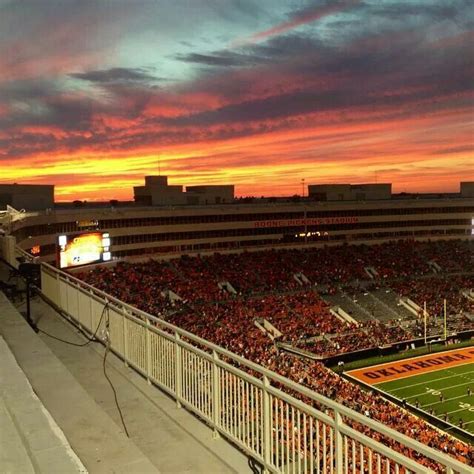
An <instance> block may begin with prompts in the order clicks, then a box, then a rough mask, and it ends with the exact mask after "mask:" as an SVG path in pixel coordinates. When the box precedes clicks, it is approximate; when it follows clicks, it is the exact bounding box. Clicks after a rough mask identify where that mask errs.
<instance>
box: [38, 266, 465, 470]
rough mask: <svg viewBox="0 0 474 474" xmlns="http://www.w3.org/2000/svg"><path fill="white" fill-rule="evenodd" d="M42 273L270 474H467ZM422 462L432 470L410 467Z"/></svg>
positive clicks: (92, 323)
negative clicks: (399, 447)
mask: <svg viewBox="0 0 474 474" xmlns="http://www.w3.org/2000/svg"><path fill="white" fill-rule="evenodd" d="M41 269H42V270H41V282H42V292H43V294H44V295H45V296H46V297H47V298H48V299H50V300H51V301H53V302H54V303H55V304H56V305H57V306H58V307H60V308H61V309H62V310H63V311H64V313H65V314H66V315H67V316H68V317H69V318H72V319H73V320H74V321H75V323H76V324H78V325H80V326H81V327H82V328H83V329H85V330H87V331H88V332H89V333H93V332H94V331H96V329H97V327H98V326H100V327H99V330H98V332H97V333H98V334H101V330H102V329H103V328H105V324H106V322H105V319H107V320H108V323H109V334H110V339H109V341H110V348H111V350H113V351H114V352H115V353H116V354H117V355H118V356H119V357H120V358H122V359H123V360H124V361H125V363H126V364H127V365H130V366H131V367H133V368H134V369H135V370H136V371H138V372H139V373H140V374H142V375H143V376H144V377H146V378H147V380H148V381H149V382H150V383H153V384H155V385H156V386H158V387H159V388H161V389H162V390H163V391H165V392H167V393H168V394H170V395H171V396H172V397H173V398H175V399H176V402H177V403H178V405H180V406H184V407H186V408H187V409H189V410H190V411H191V412H193V413H195V414H196V415H197V416H198V417H199V418H201V419H202V420H204V421H205V422H206V423H207V424H208V425H210V426H211V427H212V428H213V430H214V433H215V434H216V435H218V434H219V433H220V434H221V435H222V436H224V437H226V438H227V439H229V440H230V441H232V442H233V443H234V444H235V445H237V446H238V447H240V448H241V449H242V450H243V451H244V452H245V453H247V454H248V455H249V456H251V457H253V458H254V459H256V460H257V461H258V462H260V463H261V464H262V465H263V466H264V469H265V471H267V472H282V473H298V474H300V473H318V474H319V473H349V472H352V473H356V472H364V473H365V472H367V473H372V472H374V473H382V472H383V473H411V472H413V473H415V472H416V473H426V472H433V470H434V471H438V472H446V473H449V474H452V473H460V474H467V473H472V469H471V468H470V467H468V466H466V465H465V464H462V463H460V462H458V461H456V460H455V459H453V458H451V457H449V456H447V455H445V454H443V453H442V452H440V451H437V450H434V449H432V448H429V447H427V446H425V445H423V444H421V443H419V442H417V441H415V440H413V439H411V438H408V437H407V436H405V435H403V434H401V433H399V432H397V431H395V430H393V429H391V428H389V427H387V426H385V425H383V424H381V423H379V422H376V421H374V420H371V419H370V418H367V417H365V416H364V415H362V414H359V413H357V412H355V411H353V410H351V409H349V408H347V407H345V406H343V405H341V404H339V403H337V402H335V401H333V400H330V399H328V398H326V397H324V396H322V395H319V394H317V393H316V392H314V391H312V390H309V389H308V388H306V387H303V386H301V385H299V384H297V383H295V382H292V381H291V380H289V379H287V378H285V377H283V376H281V375H279V374H277V373H275V372H272V371H270V370H267V369H265V368H264V367H261V366H259V365H258V364H255V363H253V362H251V361H248V360H246V359H244V358H242V357H240V356H238V355H236V354H233V353H231V352H229V351H227V350H225V349H223V348H221V347H219V346H217V345H215V344H212V343H210V342H208V341H205V340H203V339H201V338H199V337H197V336H195V335H193V334H191V333H189V332H187V331H184V330H182V329H180V328H178V327H176V326H173V325H172V324H169V323H167V322H165V321H163V320H160V319H158V318H156V317H154V316H151V315H149V314H147V313H145V312H143V311H140V310H138V309H136V308H134V307H132V306H130V305H128V304H126V303H124V302H122V301H120V300H118V299H116V298H114V297H112V296H110V295H108V294H106V293H104V292H102V291H100V290H97V289H96V288H94V287H92V286H90V285H88V284H87V283H85V282H83V281H81V280H78V279H76V278H74V277H73V276H71V275H69V274H67V273H64V272H62V271H60V270H58V269H56V268H54V267H52V266H50V265H48V264H42V266H41ZM105 308H106V310H105ZM104 311H106V313H107V318H102V321H101V316H102V315H103V314H104ZM302 400H305V401H306V403H305V402H303V401H302ZM310 404H311V405H312V406H311V405H310ZM315 407H317V408H315ZM375 438H377V439H379V440H380V441H376V440H375ZM391 445H392V446H393V445H398V446H401V447H402V449H401V451H404V452H407V451H409V452H410V453H412V457H411V458H409V457H406V456H404V455H403V454H400V452H398V451H395V450H394V449H392V448H391V447H388V446H391ZM421 457H423V458H425V459H429V460H431V462H432V466H431V467H432V469H429V468H427V467H424V466H422V465H421V464H419V463H418V462H416V461H415V460H414V459H415V458H418V459H419V458H421Z"/></svg>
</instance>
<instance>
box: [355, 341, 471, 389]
mask: <svg viewBox="0 0 474 474" xmlns="http://www.w3.org/2000/svg"><path fill="white" fill-rule="evenodd" d="M473 362H474V347H465V348H462V349H454V350H451V351H446V352H439V353H435V354H426V355H423V356H418V357H412V358H410V359H403V360H399V361H394V362H388V363H385V364H379V365H374V366H370V367H365V368H364V369H356V370H350V371H348V372H346V375H348V376H350V377H352V378H354V379H357V380H360V381H361V382H364V383H366V384H368V385H377V384H379V383H384V382H389V381H390V380H395V379H401V378H405V377H411V376H412V375H419V374H424V373H427V372H434V371H436V370H441V369H446V368H448V367H455V366H458V365H463V364H470V363H473Z"/></svg>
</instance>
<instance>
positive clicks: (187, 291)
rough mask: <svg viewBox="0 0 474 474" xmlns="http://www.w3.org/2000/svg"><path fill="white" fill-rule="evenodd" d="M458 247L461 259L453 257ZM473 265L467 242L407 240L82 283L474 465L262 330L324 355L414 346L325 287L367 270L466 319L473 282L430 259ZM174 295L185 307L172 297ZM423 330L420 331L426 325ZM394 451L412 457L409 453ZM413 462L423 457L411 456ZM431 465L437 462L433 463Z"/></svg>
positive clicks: (144, 266) (155, 269)
mask: <svg viewBox="0 0 474 474" xmlns="http://www.w3.org/2000/svg"><path fill="white" fill-rule="evenodd" d="M450 248H452V249H453V258H450V257H449V256H448V255H447V254H448V253H449V250H450ZM439 254H441V255H439ZM436 256H437V258H436ZM468 257H469V259H470V257H471V254H469V255H467V254H466V249H465V246H464V244H462V243H457V242H449V243H446V244H443V245H436V246H435V247H433V248H432V247H431V246H430V244H428V243H425V244H415V243H414V242H410V243H404V242H402V243H396V244H394V245H393V248H392V249H390V247H389V246H388V245H386V244H384V245H380V246H376V247H368V246H358V247H349V246H342V247H338V248H328V249H317V250H310V251H302V250H293V251H289V250H284V251H267V252H257V253H242V254H234V255H219V254H216V255H212V256H209V257H189V256H186V257H181V258H180V259H178V260H175V261H157V260H150V261H149V262H145V263H126V262H121V263H118V264H116V265H115V266H113V267H97V268H95V269H94V270H93V271H91V272H88V273H82V274H81V275H79V276H80V277H81V278H83V279H84V280H86V281H87V282H88V283H90V284H92V285H94V286H96V287H98V288H99V289H102V290H104V291H106V292H107V293H109V294H112V295H113V296H115V297H117V298H119V299H121V300H123V301H126V302H128V303H130V304H132V305H135V306H137V307H138V308H140V309H143V310H145V311H147V312H149V313H150V314H154V315H157V316H159V317H161V318H162V319H165V320H167V321H168V322H171V323H173V324H175V325H177V326H179V327H181V328H183V329H185V330H187V331H189V332H192V333H194V334H196V335H198V336H200V337H202V338H204V339H206V340H209V341H211V342H213V343H215V344H218V345H219V346H221V347H224V348H226V349H228V350H230V351H232V352H234V353H236V354H239V355H241V356H243V357H245V358H247V359H249V360H251V361H253V362H255V363H258V364H260V365H262V366H264V367H266V368H268V369H270V370H273V371H275V372H278V373H280V374H281V375H284V376H286V377H288V378H289V379H291V380H293V381H296V382H298V383H300V384H303V385H305V386H307V387H309V388H311V389H312V390H314V391H316V392H318V393H321V394H323V395H325V396H327V397H329V398H331V399H334V400H336V401H338V402H340V403H342V404H344V405H346V406H348V407H350V408H353V409H355V410H357V411H358V412H360V413H365V414H366V415H367V416H369V417H371V418H373V419H376V420H378V421H381V422H382V423H384V424H386V425H388V426H391V427H393V428H394V429H396V430H398V431H400V432H402V433H404V434H406V435H407V436H410V437H412V438H416V439H418V440H419V441H421V442H423V443H424V444H426V445H428V446H432V447H436V448H439V447H440V446H441V447H442V449H443V450H444V451H445V452H446V453H447V454H450V455H452V456H454V457H456V458H458V459H460V460H462V461H463V462H467V463H471V464H473V463H474V448H472V447H468V446H467V445H465V444H464V443H461V442H458V441H456V440H454V439H453V438H451V437H450V436H448V435H442V434H440V432H439V431H438V430H436V429H434V428H432V427H431V426H430V425H428V424H427V423H426V422H424V421H423V420H421V419H419V418H417V417H415V416H413V415H411V414H409V413H408V412H406V411H405V410H403V409H402V408H400V407H398V406H396V405H393V404H392V403H390V402H388V401H386V400H385V399H383V398H382V397H380V396H378V395H377V394H374V393H370V392H367V391H364V390H362V389H360V388H359V387H357V386H355V385H354V384H352V383H350V382H348V381H346V380H344V379H343V378H342V377H340V376H339V375H337V374H335V373H333V372H331V371H330V370H328V369H327V368H326V367H325V366H324V365H323V364H322V363H319V362H315V361H310V360H306V359H303V358H298V357H295V356H290V355H289V354H287V353H285V352H282V351H280V350H279V349H278V346H277V345H276V344H275V341H272V340H271V338H270V337H268V335H267V334H266V333H265V332H264V331H262V330H261V329H260V328H259V327H257V325H256V324H255V322H256V321H259V320H262V319H264V320H266V321H268V322H269V323H271V324H272V325H273V326H274V327H275V328H276V329H277V330H278V331H280V332H281V333H282V336H281V338H280V339H279V340H281V341H282V342H286V343H290V344H293V345H296V346H299V347H303V348H305V349H306V350H311V351H313V352H317V353H319V354H321V355H334V354H340V353H342V352H347V351H354V350H359V349H363V348H368V347H374V346H381V345H384V344H390V343H393V342H399V341H400V340H401V339H406V340H409V339H411V338H413V337H414V335H416V334H414V333H411V332H409V331H408V330H406V329H402V327H401V326H400V325H399V324H398V322H397V321H392V322H390V323H389V324H384V323H381V322H379V321H376V320H369V321H367V322H364V323H350V322H346V321H344V320H343V319H341V318H340V317H337V316H335V315H334V314H333V313H332V312H331V311H330V308H329V307H328V305H327V304H326V303H325V302H324V300H323V299H322V298H321V297H320V296H319V294H318V293H317V289H318V288H320V287H323V286H325V287H326V288H329V291H331V288H334V287H335V286H337V285H339V284H342V283H343V284H345V285H350V284H351V282H359V281H360V280H361V279H364V278H365V279H368V278H369V275H368V273H367V272H366V267H368V266H371V267H373V268H375V269H376V271H377V273H378V274H379V275H380V279H381V280H382V281H383V282H384V283H385V284H387V282H389V284H390V286H391V287H392V288H394V289H395V290H396V291H397V292H398V293H399V294H400V295H401V296H410V298H411V299H413V300H414V301H416V302H418V303H421V302H422V301H425V300H426V301H427V302H428V311H429V312H431V313H433V314H440V310H441V308H440V306H439V305H440V304H442V303H441V299H440V298H444V297H445V298H447V299H448V301H449V308H450V311H452V312H453V313H456V315H457V316H458V317H459V313H462V312H464V311H465V312H467V311H472V310H474V308H473V306H472V302H471V303H470V302H469V300H468V299H467V298H465V297H463V296H461V295H460V292H459V290H460V289H461V288H472V287H473V284H474V279H473V277H472V276H468V275H457V276H450V277H449V278H448V277H446V275H444V273H443V274H442V275H441V276H440V275H434V274H433V275H430V271H431V269H430V266H429V265H427V263H426V260H425V258H430V259H431V260H433V259H435V258H436V262H437V264H438V265H439V266H440V267H441V268H443V269H446V270H453V269H455V270H456V272H459V271H465V270H466V268H465V261H466V259H468ZM469 259H468V260H469ZM449 262H451V263H449ZM298 272H300V273H302V274H304V275H305V277H306V278H307V279H308V280H309V283H307V284H304V283H302V282H301V280H300V282H298V281H297V279H295V278H294V275H295V273H298ZM223 282H228V283H229V284H230V285H231V287H232V288H233V289H235V293H234V291H230V290H229V289H226V288H224V287H222V285H220V284H221V283H223ZM169 291H172V292H173V294H175V295H177V297H178V299H175V298H170V297H169ZM415 330H416V331H418V330H419V327H417V326H416V325H415ZM306 401H307V400H306ZM359 429H362V430H364V429H365V428H363V427H359ZM371 435H374V434H373V433H371ZM393 447H394V448H395V449H399V450H402V451H403V450H404V448H402V447H401V446H397V445H394V446H393ZM405 454H408V455H410V456H412V457H416V454H414V453H411V452H405ZM421 461H422V462H425V463H428V461H427V460H426V459H421ZM428 464H429V463H428ZM430 467H434V468H436V466H433V465H431V466H430Z"/></svg>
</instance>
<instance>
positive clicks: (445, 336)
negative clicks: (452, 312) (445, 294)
mask: <svg viewBox="0 0 474 474" xmlns="http://www.w3.org/2000/svg"><path fill="white" fill-rule="evenodd" d="M446 312H447V311H446V298H445V299H444V342H446V340H447V339H448V324H447V317H446Z"/></svg>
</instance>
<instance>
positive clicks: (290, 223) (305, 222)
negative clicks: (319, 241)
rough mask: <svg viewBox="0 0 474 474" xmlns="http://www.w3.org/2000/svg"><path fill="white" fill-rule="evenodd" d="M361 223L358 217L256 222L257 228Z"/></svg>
mask: <svg viewBox="0 0 474 474" xmlns="http://www.w3.org/2000/svg"><path fill="white" fill-rule="evenodd" d="M357 222H359V218H358V217H308V218H306V219H304V218H302V219H277V220H265V221H255V222H254V223H253V226H254V227H255V228H261V227H299V226H308V225H328V224H355V223H357Z"/></svg>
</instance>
